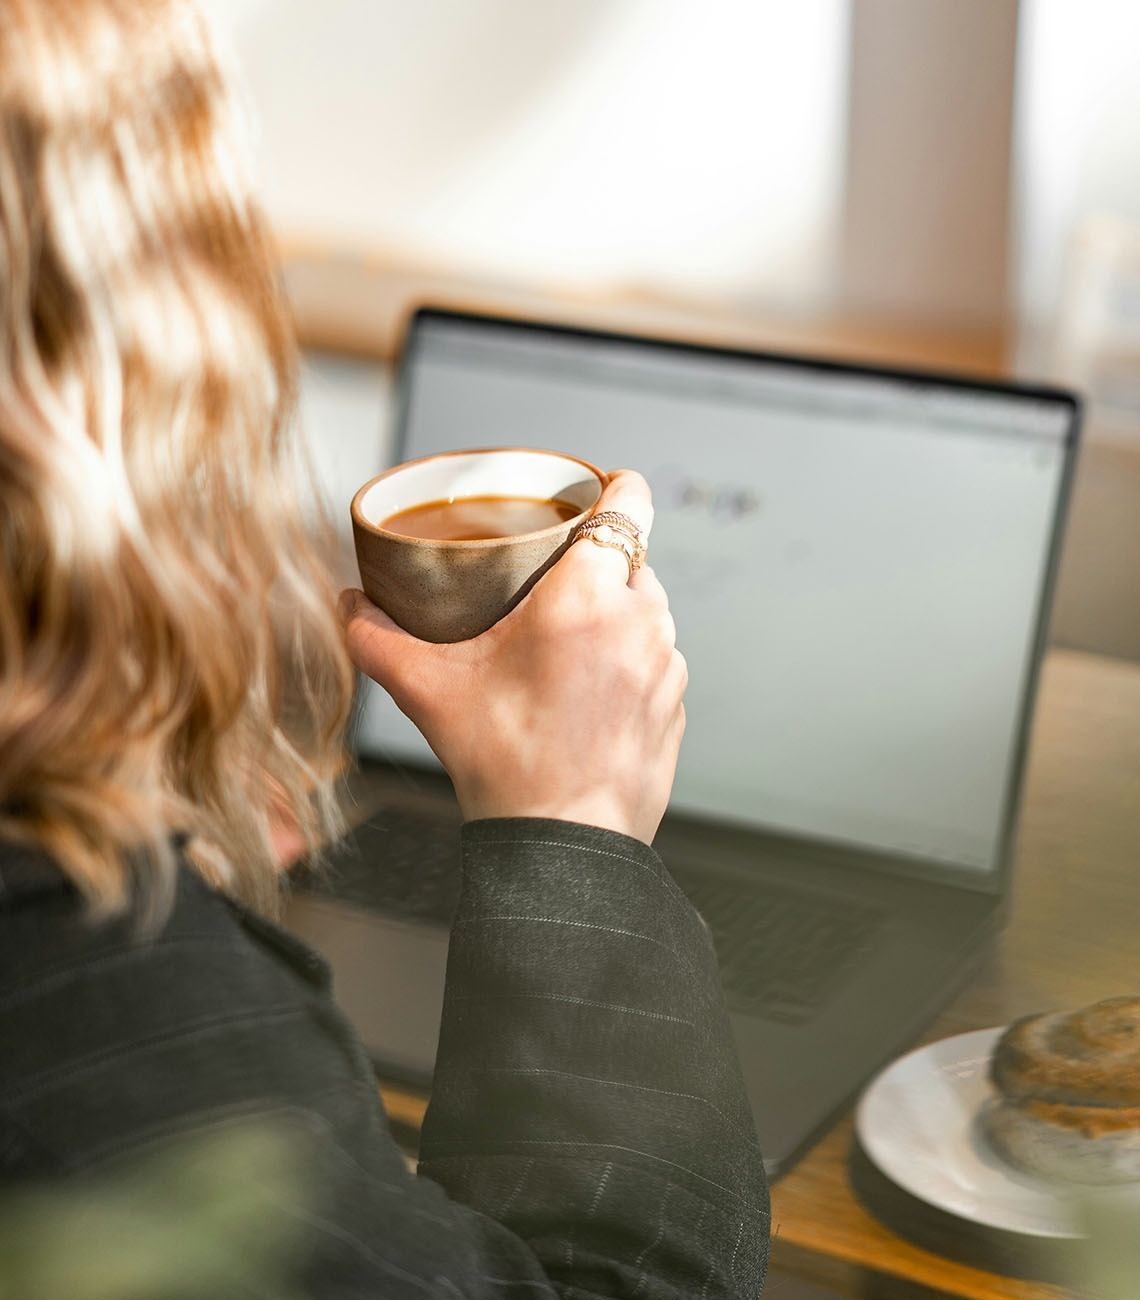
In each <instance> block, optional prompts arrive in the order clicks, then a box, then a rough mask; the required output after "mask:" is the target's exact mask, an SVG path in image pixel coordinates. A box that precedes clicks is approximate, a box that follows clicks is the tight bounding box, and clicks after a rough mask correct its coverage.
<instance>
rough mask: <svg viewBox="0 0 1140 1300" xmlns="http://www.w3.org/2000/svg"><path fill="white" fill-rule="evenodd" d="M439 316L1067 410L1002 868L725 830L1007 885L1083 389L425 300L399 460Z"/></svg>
mask: <svg viewBox="0 0 1140 1300" xmlns="http://www.w3.org/2000/svg"><path fill="white" fill-rule="evenodd" d="M432 323H452V324H466V325H471V326H475V327H479V328H487V329H489V330H500V331H506V332H509V333H513V334H515V335H516V336H522V335H527V334H529V335H532V336H534V335H538V336H544V337H553V338H567V339H580V340H583V341H591V342H599V343H604V342H607V341H608V342H612V343H615V344H626V345H628V344H633V345H637V346H643V347H645V348H648V349H650V350H651V351H654V352H656V353H657V354H658V355H661V354H665V355H668V354H672V355H675V356H695V357H705V358H723V359H728V360H733V361H738V362H754V363H756V364H758V365H779V366H783V367H787V368H789V369H792V370H797V371H800V372H802V373H804V374H811V373H817V374H825V375H828V376H832V377H837V378H838V377H844V376H847V377H863V378H870V379H882V380H887V381H890V380H895V381H901V382H904V383H909V384H923V385H929V386H932V387H939V388H944V389H947V390H949V391H952V392H959V393H963V392H969V393H976V394H983V395H985V394H989V395H993V396H1001V397H1013V398H1025V399H1030V400H1037V401H1047V402H1051V403H1054V404H1056V405H1057V406H1058V407H1061V408H1063V409H1065V410H1066V411H1067V413H1068V414H1067V427H1066V430H1065V433H1064V436H1063V446H1064V461H1063V466H1062V470H1061V479H1060V482H1059V484H1058V489H1057V499H1056V506H1055V511H1054V515H1053V526H1052V534H1051V539H1050V545H1049V551H1048V554H1047V556H1046V562H1045V566H1044V568H1043V571H1042V578H1041V583H1040V586H1039V589H1038V592H1037V600H1036V606H1035V609H1036V613H1035V619H1036V634H1035V636H1034V638H1033V641H1032V644H1031V648H1030V652H1029V662H1028V664H1027V665H1026V667H1025V671H1024V673H1023V681H1022V692H1021V699H1020V701H1019V703H1018V713H1017V728H1016V735H1015V740H1014V744H1013V748H1012V752H1011V759H1010V764H1009V768H1008V771H1007V777H1006V791H1005V798H1004V802H1003V810H1002V818H1001V822H1000V829H999V837H998V851H997V857H996V863H995V866H994V867H993V868H992V869H989V870H985V871H978V870H977V869H976V868H971V869H969V870H963V868H962V867H961V866H944V865H940V864H938V863H935V862H931V861H928V860H926V859H923V858H919V857H915V856H913V855H910V854H906V853H902V852H898V853H892V852H889V851H887V850H885V849H884V850H877V849H870V848H868V847H867V846H866V845H860V844H856V843H853V842H848V841H844V840H838V839H821V838H817V837H813V836H809V835H806V834H805V835H799V834H796V833H794V832H790V831H787V830H785V829H782V828H771V829H768V828H765V827H762V826H756V827H753V826H747V827H745V826H740V825H733V826H732V827H731V828H728V829H727V830H726V831H725V832H724V833H725V834H726V835H727V836H729V837H731V838H734V839H738V838H740V837H741V836H746V837H747V836H758V837H760V838H761V839H763V840H764V841H765V843H766V844H767V845H769V846H778V845H781V844H783V845H786V846H788V847H789V848H790V849H793V850H796V849H802V848H807V847H809V846H810V847H811V848H812V849H813V850H817V851H818V852H820V854H821V855H823V856H825V857H827V856H834V855H843V856H846V857H852V858H855V859H858V860H859V862H860V863H861V865H865V866H866V867H868V868H872V869H876V870H881V871H887V872H895V873H898V874H904V875H906V876H907V877H908V878H911V879H913V878H915V877H920V878H923V879H929V880H932V881H936V882H940V883H946V884H952V885H955V886H958V887H967V888H971V889H974V890H976V891H978V892H981V893H987V894H995V895H998V894H1002V893H1004V892H1006V890H1007V888H1008V883H1009V876H1010V872H1011V870H1012V863H1013V856H1014V849H1015V844H1016V831H1017V821H1018V814H1019V812H1020V808H1021V801H1022V798H1023V794H1024V784H1025V769H1026V762H1027V757H1028V748H1029V740H1030V735H1031V730H1032V721H1033V706H1034V702H1035V700H1036V696H1037V690H1038V687H1039V684H1040V675H1041V665H1042V662H1043V659H1044V652H1045V649H1046V646H1047V644H1048V633H1049V616H1050V611H1051V608H1052V603H1053V597H1054V594H1055V591H1056V584H1057V576H1058V573H1059V570H1060V559H1061V548H1062V542H1063V537H1064V531H1065V524H1066V520H1067V517H1068V512H1069V506H1070V502H1071V498H1072V488H1073V481H1074V477H1075V472H1076V460H1077V449H1078V445H1079V439H1080V428H1081V420H1082V415H1083V404H1082V401H1081V399H1080V397H1079V396H1078V395H1077V394H1076V393H1074V392H1072V391H1070V390H1068V389H1063V388H1060V387H1054V386H1052V385H1045V384H1033V383H1022V382H1013V381H1007V380H1001V379H993V378H990V377H978V376H973V375H968V374H954V373H948V372H945V371H939V370H937V369H926V368H918V367H914V368H912V367H905V366H902V367H897V366H880V365H875V364H870V363H865V362H857V361H847V360H838V359H835V358H831V357H820V356H814V355H808V354H802V353H785V352H780V351H773V350H770V349H766V348H765V349H758V348H747V347H740V346H726V345H722V344H715V343H705V342H699V341H692V340H687V339H678V338H674V337H662V336H655V335H652V334H643V333H639V332H635V331H631V330H614V329H604V328H599V327H594V326H586V325H578V324H569V323H564V322H559V321H550V320H538V319H535V318H533V317H527V316H522V315H512V314H510V313H509V312H499V311H475V310H468V309H461V308H451V307H445V306H436V305H427V304H425V305H422V306H419V307H417V308H416V309H415V310H414V311H413V312H412V313H411V314H410V316H409V317H408V318H407V323H406V328H405V332H404V335H403V341H402V345H401V348H400V353H399V358H398V364H397V373H396V382H395V389H394V421H393V430H392V444H391V446H392V453H393V463H397V462H399V461H401V460H404V459H406V455H405V452H406V449H407V440H408V415H409V402H410V388H411V384H410V375H411V370H412V366H413V363H414V352H415V344H416V339H417V337H418V335H419V332H420V331H421V330H422V329H424V328H425V327H427V326H430V325H431V324H432ZM666 822H667V823H669V822H672V823H679V824H684V825H687V826H689V827H694V826H698V827H700V826H703V829H704V830H705V831H706V833H717V832H718V830H719V823H716V822H711V821H710V822H708V823H702V819H700V818H698V817H694V816H693V815H691V814H689V813H684V814H679V813H675V812H673V811H670V812H669V813H668V814H667V817H666Z"/></svg>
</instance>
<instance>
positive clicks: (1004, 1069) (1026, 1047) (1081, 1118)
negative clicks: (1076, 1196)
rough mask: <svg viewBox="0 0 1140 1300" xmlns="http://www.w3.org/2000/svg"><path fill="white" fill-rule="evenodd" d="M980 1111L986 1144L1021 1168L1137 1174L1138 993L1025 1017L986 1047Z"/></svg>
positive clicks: (1065, 1176) (1128, 1177)
mask: <svg viewBox="0 0 1140 1300" xmlns="http://www.w3.org/2000/svg"><path fill="white" fill-rule="evenodd" d="M990 1079H991V1081H992V1082H993V1085H994V1087H995V1088H996V1090H997V1097H996V1099H995V1101H994V1103H993V1104H992V1105H991V1106H990V1107H989V1108H988V1109H987V1110H986V1112H985V1113H984V1114H983V1116H982V1125H983V1127H984V1129H985V1132H986V1134H987V1136H988V1137H989V1139H990V1141H991V1143H992V1144H993V1146H994V1147H995V1148H996V1149H997V1151H998V1153H999V1154H1000V1155H1002V1156H1003V1157H1004V1158H1005V1159H1006V1160H1008V1161H1009V1162H1010V1163H1011V1164H1013V1165H1015V1166H1017V1167H1018V1168H1019V1169H1024V1170H1027V1171H1028V1172H1029V1173H1033V1174H1038V1175H1040V1176H1041V1177H1044V1178H1049V1179H1061V1180H1063V1181H1066V1182H1071V1183H1086V1184H1087V1183H1102V1184H1103V1183H1125V1182H1133V1181H1136V1182H1140V997H1121V998H1109V999H1108V1000H1107V1001H1104V1002H1097V1003H1094V1005H1092V1006H1091V1007H1085V1008H1084V1009H1083V1010H1081V1011H1074V1012H1071V1013H1067V1014H1063V1013H1057V1014H1054V1015H1038V1016H1026V1017H1025V1018H1024V1019H1022V1020H1018V1021H1016V1022H1015V1023H1014V1024H1012V1025H1010V1027H1009V1028H1008V1029H1007V1030H1006V1031H1005V1033H1004V1034H1003V1035H1002V1037H1001V1038H1000V1039H999V1040H998V1044H997V1046H996V1047H995V1048H994V1053H993V1057H992V1059H991V1061H990Z"/></svg>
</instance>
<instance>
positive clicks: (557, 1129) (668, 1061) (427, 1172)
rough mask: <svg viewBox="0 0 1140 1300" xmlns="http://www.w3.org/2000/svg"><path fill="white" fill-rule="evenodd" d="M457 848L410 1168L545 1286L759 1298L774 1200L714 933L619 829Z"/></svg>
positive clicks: (471, 839)
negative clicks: (429, 1077) (416, 1160)
mask: <svg viewBox="0 0 1140 1300" xmlns="http://www.w3.org/2000/svg"><path fill="white" fill-rule="evenodd" d="M463 856H464V887H463V893H462V896H461V899H460V904H459V909H458V912H457V914H456V918H455V922H454V926H453V931H452V940H451V950H450V956H449V961H448V974H447V989H446V994H445V1001H444V1014H443V1023H442V1030H441V1038H440V1046H439V1055H438V1059H437V1065H436V1073H435V1081H434V1085H433V1091H432V1101H431V1105H430V1107H429V1110H428V1114H427V1116H426V1119H425V1123H424V1127H423V1135H422V1143H421V1148H420V1173H421V1175H422V1176H424V1177H426V1178H428V1179H431V1180H433V1181H434V1182H436V1183H438V1184H440V1185H441V1186H442V1187H443V1188H445V1189H446V1191H447V1192H448V1194H449V1196H450V1197H451V1198H452V1199H453V1201H455V1202H458V1203H460V1204H462V1205H465V1206H469V1207H471V1208H472V1209H473V1210H477V1211H479V1212H480V1213H481V1215H489V1216H491V1217H493V1218H494V1219H495V1220H496V1221H497V1222H499V1223H501V1224H502V1225H503V1226H504V1227H505V1228H506V1229H508V1230H509V1231H510V1233H511V1234H513V1235H515V1236H517V1237H518V1238H520V1239H521V1240H522V1241H524V1242H525V1243H526V1244H527V1246H528V1247H529V1249H530V1251H532V1252H533V1254H534V1256H535V1257H536V1258H537V1260H538V1261H539V1263H540V1264H541V1267H542V1269H543V1271H544V1272H545V1274H546V1277H547V1279H548V1280H549V1285H550V1286H551V1287H552V1288H553V1289H554V1290H555V1292H556V1293H557V1294H564V1295H571V1294H572V1295H574V1296H578V1297H582V1296H599V1297H600V1296H607V1297H613V1296H631V1297H632V1296H638V1297H662V1298H664V1297H674V1296H676V1297H680V1296H701V1297H703V1298H704V1300H713V1297H730V1296H731V1297H746V1296H747V1297H751V1296H756V1295H757V1294H758V1293H759V1291H760V1289H761V1286H762V1283H763V1277H764V1272H765V1267H766V1262H767V1243H768V1232H769V1210H768V1192H767V1185H766V1182H765V1178H764V1171H763V1165H762V1163H761V1158H760V1153H759V1151H758V1149H757V1144H756V1138H755V1130H754V1126H753V1123H752V1118H751V1112H750V1110H749V1107H748V1103H747V1100H746V1097H745V1093H744V1087H743V1083H742V1080H741V1077H740V1072H739V1067H738V1064H737V1060H736V1054H735V1050H734V1047H733V1045H732V1041H731V1036H730V1030H729V1027H728V1023H727V1018H726V1015H725V1011H724V1006H723V999H722V994H721V989H720V981H719V976H718V973H717V967H716V960H715V957H714V955H713V951H712V946H711V943H710V940H709V936H708V931H707V928H706V927H705V925H704V924H703V922H702V921H701V920H700V918H699V917H698V916H697V914H696V912H695V911H694V910H693V908H692V907H691V905H690V904H689V902H688V900H687V899H686V898H685V897H684V895H683V894H682V893H681V891H680V890H679V889H678V887H677V886H676V885H675V884H674V882H673V881H672V879H671V878H670V877H669V875H668V873H667V872H666V871H665V869H664V867H663V866H662V864H661V861H660V859H659V858H658V857H657V855H656V854H655V853H654V852H653V851H652V850H651V849H649V848H647V847H646V846H645V845H643V844H641V843H640V842H639V841H636V840H633V839H629V838H626V837H625V836H621V835H617V834H615V833H612V832H607V831H602V830H599V829H597V828H593V827H586V826H580V825H577V824H572V823H566V822H556V821H546V820H538V819H535V820H525V819H524V820H518V819H511V820H488V821H481V822H475V823H469V824H468V825H467V826H466V827H465V828H464V831H463ZM504 1294H506V1292H504Z"/></svg>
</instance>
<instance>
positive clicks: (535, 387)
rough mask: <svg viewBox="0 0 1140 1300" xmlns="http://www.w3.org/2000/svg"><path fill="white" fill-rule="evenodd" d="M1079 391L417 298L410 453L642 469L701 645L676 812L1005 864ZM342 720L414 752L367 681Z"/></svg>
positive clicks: (661, 570)
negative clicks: (1026, 388)
mask: <svg viewBox="0 0 1140 1300" xmlns="http://www.w3.org/2000/svg"><path fill="white" fill-rule="evenodd" d="M1074 426H1075V407H1074V403H1073V402H1072V401H1071V399H1068V398H1067V397H1066V396H1064V395H1062V394H1056V395H1053V394H1049V393H1047V392H1025V393H1019V392H1014V391H1012V390H1007V389H999V388H990V387H985V386H981V385H979V386H976V387H975V386H966V385H960V384H955V383H952V382H949V381H938V380H933V379H926V378H920V377H913V376H911V377H906V376H898V375H889V374H879V373H875V372H869V371H862V370H851V369H844V368H839V367H827V366H816V365H810V364H801V363H796V362H791V361H788V360H783V359H778V358H762V357H756V356H750V355H745V354H739V353H729V352H719V351H715V350H703V349H697V348H685V347H680V346H677V345H660V344H653V343H648V342H640V341H635V340H628V339H622V338H614V337H610V336H604V335H595V334H590V333H577V332H574V331H564V330H553V329H544V328H542V327H537V326H519V325H513V324H508V323H502V322H495V321H487V320H480V319H477V318H467V317H453V316H448V315H446V314H438V315H437V314H432V313H427V314H424V315H421V316H420V317H418V318H417V321H416V323H415V326H414V329H413V333H412V336H411V339H410V342H409V346H408V349H407V353H406V357H405V369H404V374H403V387H402V409H401V429H400V431H399V433H400V437H399V440H398V444H397V448H396V451H397V456H398V458H399V459H412V458H415V457H419V456H425V455H429V454H431V453H432V452H437V451H449V450H454V449H458V448H461V447H478V446H509V445H519V446H535V447H549V448H554V449H557V450H562V451H567V452H571V453H573V454H574V455H577V456H581V457H584V458H585V459H587V460H590V461H593V462H594V463H595V464H597V465H600V466H601V467H603V468H610V469H612V468H616V467H619V466H629V467H634V468H637V469H639V470H641V471H642V473H644V474H645V476H646V478H647V479H648V480H649V483H650V485H651V486H652V488H653V493H654V502H655V506H656V512H657V514H656V522H655V524H654V528H653V534H652V538H651V543H650V563H651V564H652V566H653V568H654V569H655V571H656V572H657V574H658V575H659V577H660V578H661V580H662V582H663V583H664V584H665V587H666V589H667V590H668V593H669V598H670V606H671V609H672V611H673V614H674V617H675V620H676V624H677V636H678V644H679V646H680V648H681V650H682V651H683V652H684V654H685V657H686V659H687V661H688V664H689V670H690V685H689V689H688V694H687V695H686V713H687V718H688V725H687V730H686V735H685V741H684V744H683V746H682V750H681V757H680V762H679V766H678V770H677V779H676V784H675V787H674V798H673V804H672V809H673V811H675V812H679V813H685V814H692V815H698V816H700V817H705V818H713V819H716V820H718V821H722V822H724V821H727V822H730V823H736V824H740V825H743V826H751V827H757V828H762V829H766V830H770V831H777V832H781V833H788V834H793V835H798V836H809V837H812V838H818V839H824V840H829V841H835V842H839V843H841V844H847V845H854V846H858V847H861V848H864V849H868V850H872V851H876V852H886V853H888V854H898V855H902V856H905V857H911V858H916V857H917V858H921V859H923V860H925V861H927V862H930V863H933V864H937V865H939V866H942V867H946V868H951V869H959V870H960V871H961V872H963V873H969V874H972V875H975V876H977V875H984V874H985V873H988V872H990V871H992V870H994V869H995V868H996V867H997V866H998V865H999V864H1000V857H1001V853H1002V846H1003V842H1004V833H1005V829H1006V821H1007V818H1008V812H1009V804H1010V799H1011V797H1012V792H1013V784H1014V782H1015V780H1016V775H1017V770H1018V766H1019V761H1020V750H1021V744H1022V741H1023V730H1024V725H1025V719H1024V716H1023V714H1024V710H1025V707H1026V698H1027V685H1028V682H1029V680H1030V674H1031V672H1032V668H1033V663H1034V658H1035V654H1036V651H1037V647H1038V643H1039V629H1040V620H1041V618H1042V611H1043V605H1044V593H1045V590H1046V586H1047V575H1048V572H1049V567H1050V557H1051V550H1052V542H1053V537H1054V532H1055V529H1056V528H1057V522H1058V517H1059V514H1060V507H1061V502H1062V498H1063V488H1064V484H1065V482H1066V477H1067V475H1066V470H1067V462H1068V459H1069V456H1070V454H1071V450H1072V445H1073V441H1074V436H1075V428H1074ZM358 744H359V745H360V747H361V749H362V750H363V751H364V752H371V753H377V754H380V755H382V756H383V757H385V758H387V759H389V760H393V759H395V760H398V761H399V760H408V759H410V760H420V759H423V760H427V759H430V753H429V751H428V750H427V747H426V745H425V744H424V743H423V741H422V740H420V739H419V737H418V735H417V733H416V732H415V731H414V729H413V728H412V727H411V726H410V724H409V723H407V721H406V719H403V718H402V717H401V715H399V714H398V713H397V711H396V710H395V708H394V706H392V705H391V703H390V702H389V701H387V700H386V697H383V694H382V692H379V691H376V690H373V691H372V692H371V694H370V697H369V699H368V700H367V702H366V706H365V710H364V717H363V722H362V727H361V731H360V735H359V738H358Z"/></svg>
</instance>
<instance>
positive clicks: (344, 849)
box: [293, 807, 461, 926]
mask: <svg viewBox="0 0 1140 1300" xmlns="http://www.w3.org/2000/svg"><path fill="white" fill-rule="evenodd" d="M460 880H461V876H460V857H459V824H458V823H457V822H448V821H446V820H445V819H443V818H441V817H439V816H437V815H435V814H434V813H432V814H429V813H424V812H418V811H416V810H414V809H404V808H395V807H389V808H385V809H384V810H383V812H381V813H379V814H377V816H375V817H373V818H372V819H371V820H369V821H368V822H366V823H365V824H364V825H363V826H362V827H359V828H358V829H357V830H356V831H354V832H352V833H351V834H350V835H348V836H347V837H346V838H345V839H344V840H342V841H341V842H340V844H338V845H337V846H336V848H334V850H333V851H332V853H331V854H330V855H329V858H328V866H327V869H326V870H325V871H323V872H321V873H319V874H318V873H314V872H310V871H303V872H300V873H298V875H296V876H295V877H294V881H293V885H294V888H295V889H298V890H301V891H303V892H304V893H309V894H318V895H322V896H324V897H326V898H333V899H338V900H340V901H343V902H346V903H356V904H357V905H358V906H360V907H363V908H367V909H369V910H371V911H376V912H385V913H387V914H388V915H389V916H396V917H399V919H400V920H402V921H424V922H428V923H432V924H436V925H442V926H449V925H450V924H451V918H452V917H453V916H454V915H455V908H456V906H457V905H458V903H459V885H460Z"/></svg>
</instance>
